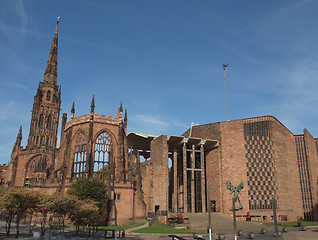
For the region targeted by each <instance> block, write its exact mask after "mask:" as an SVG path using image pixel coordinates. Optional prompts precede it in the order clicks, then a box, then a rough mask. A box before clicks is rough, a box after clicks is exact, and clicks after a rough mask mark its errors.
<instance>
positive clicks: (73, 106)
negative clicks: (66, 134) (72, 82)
mask: <svg viewBox="0 0 318 240" xmlns="http://www.w3.org/2000/svg"><path fill="white" fill-rule="evenodd" d="M74 113H75V100H73V105H72V109H71V119H72V118H74Z"/></svg>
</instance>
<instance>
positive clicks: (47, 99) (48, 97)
mask: <svg viewBox="0 0 318 240" xmlns="http://www.w3.org/2000/svg"><path fill="white" fill-rule="evenodd" d="M50 100H51V91H50V90H48V91H47V92H46V101H50Z"/></svg>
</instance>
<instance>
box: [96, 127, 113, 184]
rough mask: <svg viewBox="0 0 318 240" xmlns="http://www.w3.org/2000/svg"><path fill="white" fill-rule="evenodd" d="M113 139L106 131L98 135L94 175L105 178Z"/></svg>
mask: <svg viewBox="0 0 318 240" xmlns="http://www.w3.org/2000/svg"><path fill="white" fill-rule="evenodd" d="M110 150H111V139H110V136H109V135H108V134H107V133H106V132H102V133H101V134H99V135H98V137H97V138H96V142H95V154H94V175H99V177H101V178H104V177H105V176H106V174H107V170H108V164H109V162H110Z"/></svg>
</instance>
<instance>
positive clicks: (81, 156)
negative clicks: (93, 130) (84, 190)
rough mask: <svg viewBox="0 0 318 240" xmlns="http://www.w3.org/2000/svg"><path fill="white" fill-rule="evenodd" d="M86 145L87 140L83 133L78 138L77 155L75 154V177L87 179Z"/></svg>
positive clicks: (76, 143) (76, 144)
mask: <svg viewBox="0 0 318 240" xmlns="http://www.w3.org/2000/svg"><path fill="white" fill-rule="evenodd" d="M86 144H87V140H86V137H85V135H84V133H83V132H79V133H78V134H77V136H76V142H75V153H74V167H73V176H74V177H86V173H87V171H86Z"/></svg>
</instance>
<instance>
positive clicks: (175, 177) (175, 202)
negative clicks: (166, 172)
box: [172, 148, 179, 212]
mask: <svg viewBox="0 0 318 240" xmlns="http://www.w3.org/2000/svg"><path fill="white" fill-rule="evenodd" d="M172 166H173V195H172V211H173V212H178V195H179V192H178V153H177V149H176V148H174V150H173V161H172Z"/></svg>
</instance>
